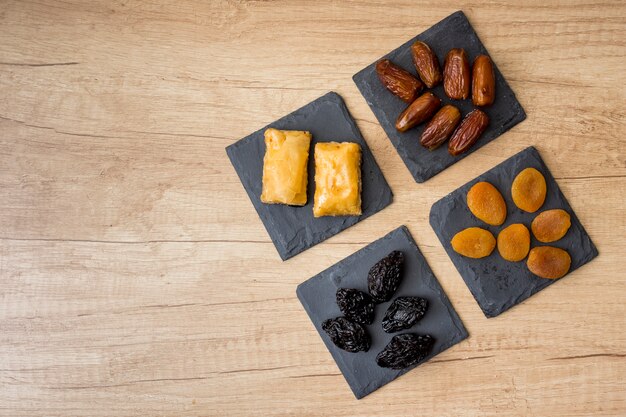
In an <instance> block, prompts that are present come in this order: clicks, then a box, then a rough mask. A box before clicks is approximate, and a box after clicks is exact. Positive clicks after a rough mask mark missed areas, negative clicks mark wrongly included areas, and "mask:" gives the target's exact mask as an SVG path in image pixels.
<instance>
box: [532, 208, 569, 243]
mask: <svg viewBox="0 0 626 417" xmlns="http://www.w3.org/2000/svg"><path fill="white" fill-rule="evenodd" d="M571 225H572V221H571V220H570V216H569V214H568V213H567V212H566V211H565V210H561V209H554V210H546V211H544V212H542V213H540V214H539V215H538V216H537V217H535V220H533V222H532V223H531V225H530V228H531V229H532V231H533V235H535V238H536V239H537V240H538V241H540V242H543V243H548V242H555V241H557V240H559V239H561V238H562V237H563V236H565V234H566V233H567V231H568V230H569V228H570V226H571Z"/></svg>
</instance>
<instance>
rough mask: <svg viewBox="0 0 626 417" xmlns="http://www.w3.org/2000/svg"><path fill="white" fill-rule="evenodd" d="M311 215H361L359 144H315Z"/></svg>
mask: <svg viewBox="0 0 626 417" xmlns="http://www.w3.org/2000/svg"><path fill="white" fill-rule="evenodd" d="M313 215H314V216H315V217H322V216H359V215H361V147H360V146H359V144H358V143H353V142H343V143H338V142H323V143H317V144H316V145H315V197H314V202H313Z"/></svg>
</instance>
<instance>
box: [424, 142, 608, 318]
mask: <svg viewBox="0 0 626 417" xmlns="http://www.w3.org/2000/svg"><path fill="white" fill-rule="evenodd" d="M528 167H533V168H536V169H537V170H539V172H541V173H542V174H543V176H544V177H545V179H546V185H547V194H546V201H545V202H544V204H543V206H542V207H541V208H540V209H539V210H537V211H536V212H535V213H527V212H524V211H522V210H520V209H519V208H517V206H516V205H515V203H513V200H512V198H511V184H512V183H513V179H514V178H515V177H516V176H517V174H519V173H520V171H522V170H523V169H525V168H528ZM479 181H487V182H490V183H491V184H493V185H494V186H495V187H496V188H497V189H498V190H499V191H500V193H501V194H502V196H503V197H504V200H505V201H506V205H507V218H506V220H505V222H504V224H503V225H501V226H490V225H488V224H486V223H484V222H482V221H481V220H479V219H478V218H476V217H474V215H473V214H472V213H471V212H470V210H469V208H468V207H467V192H468V191H469V189H470V188H471V187H472V186H473V185H474V184H475V183H477V182H479ZM556 208H560V209H563V210H565V211H567V212H568V213H569V215H570V216H571V222H572V225H571V227H570V229H569V230H568V231H567V234H566V235H565V236H564V237H563V238H562V239H560V240H558V241H556V242H552V243H541V242H539V241H537V240H536V239H535V237H534V236H533V234H532V231H531V244H530V245H531V248H533V247H535V246H544V245H548V246H555V247H558V248H561V249H565V250H567V252H568V253H569V255H570V256H571V258H572V264H571V267H570V270H569V272H572V271H574V270H576V269H578V268H580V267H581V266H583V265H584V264H586V263H587V262H589V261H591V260H592V259H593V258H595V257H596V256H598V250H597V249H596V247H595V245H594V244H593V242H592V241H591V238H590V237H589V235H588V234H587V232H586V231H585V229H584V228H583V226H582V224H580V221H579V220H578V217H576V213H574V211H573V210H572V207H571V206H570V205H569V203H568V202H567V200H566V199H565V196H563V193H562V192H561V190H560V188H559V185H558V184H557V183H556V181H555V180H554V177H553V176H552V174H551V173H550V171H549V170H548V167H546V165H545V163H544V162H543V160H542V159H541V156H539V152H538V151H537V150H536V149H535V148H534V147H529V148H526V149H525V150H523V151H521V152H519V153H518V154H516V155H514V156H512V157H511V158H509V159H507V160H506V161H504V162H502V163H501V164H499V165H497V166H496V167H494V168H492V169H490V170H489V171H487V172H485V173H484V174H482V175H480V176H479V177H478V178H476V179H474V180H472V181H470V182H468V183H467V184H465V185H464V186H462V187H460V188H458V189H457V190H455V191H453V192H452V193H450V194H448V195H447V196H445V197H444V198H442V199H441V200H439V201H437V202H436V203H435V204H433V206H432V208H431V210H430V225H431V226H432V228H433V229H434V230H435V233H436V234H437V236H438V237H439V240H440V241H441V244H442V245H443V247H444V248H445V250H446V252H448V256H450V259H451V260H452V262H453V263H454V265H455V266H456V269H457V270H458V271H459V273H460V274H461V276H462V277H463V280H464V281H465V283H466V284H467V286H468V287H469V289H470V291H471V292H472V294H473V295H474V298H475V299H476V301H477V302H478V304H479V305H480V308H481V309H482V310H483V313H484V314H485V316H487V317H495V316H497V315H499V314H501V313H502V312H504V311H506V310H508V309H509V308H511V307H513V306H515V305H517V304H519V303H521V302H522V301H524V300H525V299H527V298H528V297H530V296H531V295H533V294H535V293H536V292H538V291H541V290H542V289H544V288H546V287H547V286H548V285H552V284H554V283H555V282H557V281H560V280H551V279H544V278H539V277H537V276H536V275H533V274H532V273H531V272H530V271H529V270H528V268H527V267H526V260H527V259H528V257H527V258H526V259H524V260H523V261H520V262H509V261H506V260H504V259H503V258H502V257H501V256H500V254H499V253H498V249H497V248H496V249H494V251H493V252H492V253H491V255H489V256H488V257H486V258H482V259H472V258H466V257H464V256H462V255H459V254H458V253H456V252H455V251H454V249H452V245H451V244H450V240H451V239H452V237H453V236H454V235H455V234H456V233H458V232H460V231H461V230H463V229H465V228H467V227H473V226H477V227H482V228H483V229H486V230H489V231H490V232H491V233H493V235H494V237H496V238H497V237H498V233H499V232H500V231H501V230H502V229H504V228H505V227H507V226H508V225H510V224H513V223H523V224H524V225H525V226H526V227H528V230H530V224H531V222H532V221H533V219H534V218H535V217H536V216H537V215H538V214H539V213H541V212H543V211H545V210H550V209H556ZM569 272H568V274H569ZM561 279H564V277H563V278H561Z"/></svg>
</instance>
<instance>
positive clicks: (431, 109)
mask: <svg viewBox="0 0 626 417" xmlns="http://www.w3.org/2000/svg"><path fill="white" fill-rule="evenodd" d="M440 106H441V100H440V99H439V97H437V96H436V95H434V94H433V93H424V94H422V95H421V96H419V97H418V98H417V99H416V100H415V101H414V102H413V103H411V104H409V107H407V108H406V109H404V111H403V112H402V113H400V116H398V119H397V120H396V129H397V130H398V131H399V132H406V131H407V130H409V129H411V128H412V127H415V126H417V125H418V124H420V123H422V122H425V121H426V120H428V119H430V117H431V116H432V115H433V114H434V113H435V112H436V111H437V109H438V108H439V107H440Z"/></svg>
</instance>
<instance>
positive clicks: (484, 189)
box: [467, 181, 506, 226]
mask: <svg viewBox="0 0 626 417" xmlns="http://www.w3.org/2000/svg"><path fill="white" fill-rule="evenodd" d="M467 207H469V209H470V211H471V212H472V214H473V215H474V216H476V217H477V218H478V219H480V220H482V221H484V222H485V223H487V224H490V225H492V226H500V225H501V224H502V223H504V220H505V219H506V203H505V202H504V198H503V197H502V194H500V191H498V189H497V188H496V187H494V186H493V185H492V184H491V183H488V182H486V181H481V182H477V183H476V184H474V185H473V186H472V188H470V190H469V191H468V192H467Z"/></svg>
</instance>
